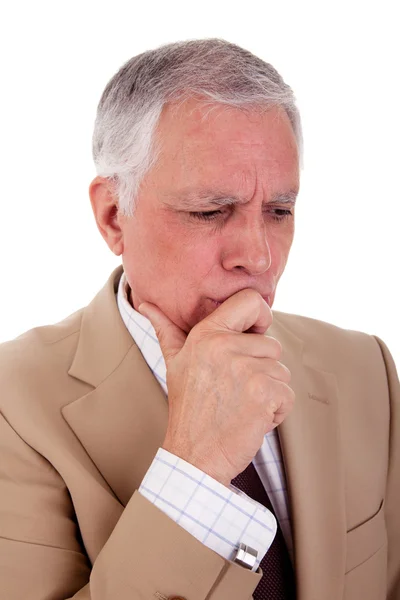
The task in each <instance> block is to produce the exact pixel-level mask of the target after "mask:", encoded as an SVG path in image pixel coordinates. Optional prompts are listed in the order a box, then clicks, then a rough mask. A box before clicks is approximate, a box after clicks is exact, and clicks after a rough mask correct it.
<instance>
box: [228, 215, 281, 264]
mask: <svg viewBox="0 0 400 600" xmlns="http://www.w3.org/2000/svg"><path fill="white" fill-rule="evenodd" d="M222 266H223V267H224V269H226V270H227V271H232V270H243V271H246V272H247V273H248V274H249V275H261V274H262V273H265V271H267V270H268V269H269V268H270V266H271V250H270V247H269V244H268V240H267V233H266V226H265V223H264V220H263V219H261V220H259V219H257V220H255V219H251V220H248V221H247V222H245V223H244V222H242V223H240V225H239V224H236V227H235V229H234V230H233V231H231V232H230V234H229V235H228V237H227V239H226V243H225V246H224V251H223V255H222Z"/></svg>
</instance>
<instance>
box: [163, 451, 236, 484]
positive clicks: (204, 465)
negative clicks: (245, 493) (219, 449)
mask: <svg viewBox="0 0 400 600" xmlns="http://www.w3.org/2000/svg"><path fill="white" fill-rule="evenodd" d="M161 448H163V449H164V450H167V452H170V453H171V454H173V455H174V456H178V457H179V458H181V459H182V460H184V461H186V462H187V463H189V464H191V465H193V466H194V467H196V469H199V470H200V471H202V472H203V473H206V475H208V476H209V477H212V478H213V479H215V480H216V481H218V482H219V483H221V484H222V485H224V486H225V487H229V485H230V483H231V479H232V478H230V477H229V476H228V477H227V476H226V474H225V475H221V473H222V472H223V471H224V470H223V469H217V468H216V465H215V461H213V460H212V459H207V457H204V456H203V457H200V455H199V453H194V452H193V451H189V450H188V449H186V448H184V447H183V446H182V445H179V446H178V445H177V444H171V443H168V442H165V441H164V443H163V444H162V446H161ZM225 473H226V470H225Z"/></svg>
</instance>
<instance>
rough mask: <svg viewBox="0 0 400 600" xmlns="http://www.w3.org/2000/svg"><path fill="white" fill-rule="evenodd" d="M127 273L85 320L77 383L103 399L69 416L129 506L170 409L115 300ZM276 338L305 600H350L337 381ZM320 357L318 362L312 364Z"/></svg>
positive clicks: (283, 335) (279, 331)
mask: <svg viewBox="0 0 400 600" xmlns="http://www.w3.org/2000/svg"><path fill="white" fill-rule="evenodd" d="M121 273H122V267H119V268H118V269H116V270H115V271H114V272H113V273H112V275H111V277H110V278H109V280H108V282H107V283H106V285H105V286H104V288H103V289H102V290H101V291H100V292H99V293H98V294H97V296H96V297H95V298H94V299H93V301H92V302H91V304H90V305H89V306H88V307H87V308H86V309H85V311H84V313H83V320H82V324H81V331H80V338H79V342H78V347H77V351H76V354H75V357H74V361H73V363H72V365H71V368H70V370H69V375H71V376H72V377H76V378H78V379H80V380H82V381H85V382H86V383H89V384H90V385H91V386H92V387H93V388H94V389H93V390H92V391H90V392H89V393H88V394H86V395H85V396H83V397H81V398H79V399H77V400H75V401H74V402H72V403H70V404H68V405H67V406H65V407H64V408H63V411H62V412H63V416H64V418H65V419H66V421H67V422H68V423H69V425H70V427H71V428H72V429H73V431H74V432H75V434H76V435H77V437H78V438H79V440H80V441H81V443H82V445H83V446H84V448H85V449H86V451H87V452H88V454H89V456H90V457H91V459H92V460H93V462H94V463H95V465H96V466H97V468H98V470H99V471H100V473H101V474H102V476H103V477H104V479H105V480H106V481H107V483H108V485H109V486H110V488H111V489H112V490H113V492H114V493H115V495H116V497H117V498H118V499H119V501H120V502H121V504H122V505H123V506H125V505H126V504H127V502H128V501H129V499H130V497H131V495H132V494H133V492H134V490H135V489H137V488H138V487H139V485H140V483H141V481H142V479H143V477H144V475H145V473H146V471H147V469H148V467H149V466H150V463H151V461H152V459H153V457H154V456H155V454H156V452H157V449H158V448H159V447H160V445H161V444H162V441H163V439H164V434H165V431H166V427H167V421H168V404H167V401H166V398H165V394H164V392H163V390H162V389H161V387H160V385H159V383H158V382H157V381H156V379H155V378H154V376H153V375H152V373H151V371H150V369H149V368H148V366H147V364H146V362H145V361H144V359H143V357H142V354H141V352H140V351H139V349H138V348H137V346H136V344H135V343H134V342H133V339H132V337H131V335H130V334H129V332H128V331H127V329H126V327H125V325H124V323H123V321H122V319H121V317H120V314H119V311H118V307H117V304H116V300H115V293H116V290H117V286H118V282H119V278H120V276H121ZM268 335H271V336H273V337H276V338H277V339H278V340H279V341H280V342H281V344H282V346H283V356H282V362H283V363H284V364H285V365H287V367H288V368H289V369H290V371H291V374H292V380H291V384H290V385H291V387H292V388H293V390H294V391H295V394H296V402H295V407H294V409H293V411H292V413H291V414H290V415H289V416H288V417H287V419H286V420H285V421H284V423H283V424H282V425H281V426H280V427H279V437H280V442H281V446H282V454H283V458H284V464H285V470H286V477H287V482H288V493H289V501H290V510H291V515H292V528H293V534H294V552H295V563H296V573H297V584H298V600H320V598H324V600H334V599H336V598H340V597H342V590H343V584H344V575H343V574H344V560H345V534H346V526H345V505H344V475H343V466H342V460H341V456H340V447H341V444H340V441H339V435H340V423H339V413H338V392H337V383H336V377H335V375H334V374H332V373H329V372H326V371H321V370H320V369H318V368H316V367H315V365H314V364H313V356H314V355H315V350H314V349H309V348H307V347H306V346H305V345H304V343H303V342H302V340H300V339H299V338H298V337H297V336H295V335H294V334H293V333H292V332H291V331H290V330H289V329H288V327H287V326H285V325H284V324H283V322H282V321H281V320H280V319H279V312H275V314H274V322H273V325H272V327H271V328H270V329H269V331H268ZM313 351H314V354H313Z"/></svg>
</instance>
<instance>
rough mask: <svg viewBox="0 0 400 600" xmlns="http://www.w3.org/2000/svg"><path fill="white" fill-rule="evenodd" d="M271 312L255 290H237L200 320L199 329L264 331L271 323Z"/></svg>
mask: <svg viewBox="0 0 400 600" xmlns="http://www.w3.org/2000/svg"><path fill="white" fill-rule="evenodd" d="M272 319H273V317H272V312H271V309H270V307H269V306H268V304H267V303H266V302H265V300H264V298H263V297H262V296H261V295H260V294H259V293H258V292H256V291H255V290H252V289H245V290H241V291H240V292H237V293H236V294H234V295H233V296H231V297H230V298H228V299H227V300H225V302H224V303H223V304H221V305H220V306H218V308H216V309H215V310H214V312H212V313H211V314H210V315H209V316H208V317H206V318H205V319H203V321H201V330H202V331H207V329H208V328H210V329H212V330H214V331H215V330H221V329H222V330H225V331H226V330H228V331H237V332H240V333H241V332H243V331H247V330H248V329H250V328H252V331H253V332H254V333H265V332H266V331H267V329H268V328H269V327H270V326H271V324H272Z"/></svg>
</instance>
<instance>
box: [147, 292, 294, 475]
mask: <svg viewBox="0 0 400 600" xmlns="http://www.w3.org/2000/svg"><path fill="white" fill-rule="evenodd" d="M139 308H140V312H141V313H142V314H143V315H144V316H146V317H147V318H148V319H149V320H150V321H151V323H152V325H153V327H154V329H155V331H156V334H157V337H158V339H159V342H160V346H161V350H162V352H163V355H164V359H165V362H166V367H167V385H168V403H169V419H168V427H167V432H166V436H165V439H164V443H163V446H162V447H163V448H164V449H165V450H168V451H169V452H172V453H173V454H176V455H177V456H179V457H181V458H183V459H184V460H186V461H187V462H189V463H191V464H193V465H194V466H196V467H198V468H199V469H201V470H202V471H204V472H205V473H207V474H208V475H210V476H211V477H214V479H217V480H218V481H220V482H221V483H223V484H224V485H229V484H230V482H231V480H232V479H233V478H234V477H236V475H238V473H241V472H242V471H243V470H244V469H245V468H246V467H247V466H248V465H249V463H250V462H251V460H252V459H253V457H254V456H255V454H256V453H257V451H258V450H259V448H260V447H261V445H262V442H263V438H264V435H265V434H266V433H268V432H269V431H271V430H272V429H274V427H276V426H277V425H279V424H280V423H282V421H283V420H284V418H285V417H286V416H287V414H288V413H289V411H290V410H291V408H292V406H293V402H294V392H293V390H292V389H291V388H290V387H289V385H288V384H289V382H290V378H291V377H290V371H289V369H287V367H285V366H284V365H283V364H282V363H280V362H279V358H280V357H281V353H282V346H281V344H280V343H279V342H278V341H277V340H276V339H274V338H272V337H267V336H265V335H260V334H264V333H265V332H266V331H267V330H268V328H269V327H270V326H271V323H272V312H271V310H270V308H269V306H268V304H267V303H266V302H265V300H264V299H263V298H262V297H261V296H260V294H258V292H256V291H254V290H251V289H247V290H242V291H240V292H238V293H237V294H235V295H233V296H231V297H230V298H228V300H226V301H225V302H224V303H223V304H221V306H219V307H218V308H217V309H216V310H215V311H214V312H213V313H212V314H210V315H209V316H208V317H206V318H205V319H203V320H202V321H200V322H199V323H198V324H197V325H196V326H195V327H193V329H192V330H191V331H190V333H189V334H188V335H186V334H185V333H184V332H183V331H182V330H181V329H179V328H178V327H177V326H176V325H175V324H174V323H172V322H171V321H170V320H169V319H168V318H167V317H166V316H165V315H164V314H163V313H162V312H161V311H160V309H159V308H157V307H156V306H155V305H153V304H149V303H143V304H142V305H141V306H140V307H139ZM248 330H251V332H253V333H250V332H249V333H244V332H246V331H248Z"/></svg>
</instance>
